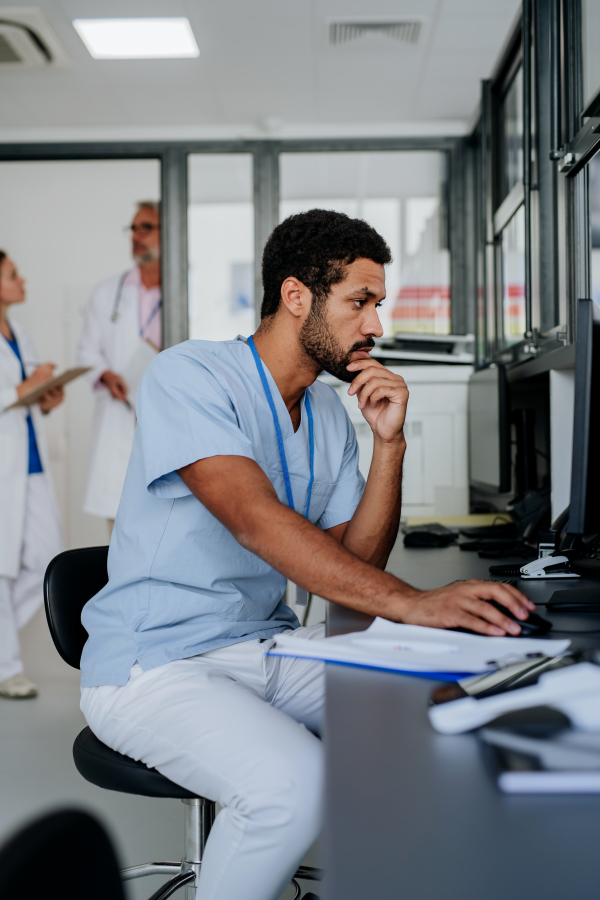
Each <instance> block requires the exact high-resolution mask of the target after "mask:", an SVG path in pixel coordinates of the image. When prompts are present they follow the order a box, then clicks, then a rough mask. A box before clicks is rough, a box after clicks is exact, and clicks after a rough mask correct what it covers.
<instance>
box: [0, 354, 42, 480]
mask: <svg viewBox="0 0 600 900" xmlns="http://www.w3.org/2000/svg"><path fill="white" fill-rule="evenodd" d="M4 340H5V341H6V343H7V344H8V346H9V347H10V348H11V350H12V351H13V353H14V354H15V356H16V357H17V359H18V360H19V362H20V363H21V374H22V376H23V381H25V379H26V377H27V376H26V374H25V366H24V365H23V360H22V358H21V350H20V349H19V345H18V343H17V341H16V340H13V341H9V339H8V338H4ZM27 435H28V438H29V469H28V473H29V475H37V474H38V473H39V472H43V471H44V467H43V466H42V460H41V458H40V451H39V449H38V445H37V439H36V436H35V428H34V427H33V420H32V418H31V413H30V412H28V413H27Z"/></svg>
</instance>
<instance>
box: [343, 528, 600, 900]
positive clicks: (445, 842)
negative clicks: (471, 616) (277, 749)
mask: <svg viewBox="0 0 600 900" xmlns="http://www.w3.org/2000/svg"><path fill="white" fill-rule="evenodd" d="M506 562H510V560H506ZM489 565H490V562H489V561H488V560H480V559H479V558H478V557H477V554H472V553H461V551H459V550H458V549H457V548H456V547H449V548H445V549H443V550H405V549H404V548H403V547H402V546H401V543H400V542H399V544H398V545H397V547H396V549H395V550H394V552H393V554H392V557H391V559H390V565H389V566H388V568H389V569H390V571H392V572H394V574H396V575H399V576H401V577H403V578H405V579H406V580H407V581H409V582H411V583H412V584H414V585H416V586H417V587H421V588H430V587H437V586H440V585H442V584H446V583H448V582H450V581H454V580H456V579H461V578H469V577H470V578H473V577H479V578H483V577H489V576H488V574H487V573H488V566H489ZM582 582H583V579H582ZM582 582H579V583H580V584H581V586H582V587H583V586H584V585H583V583H582ZM523 584H526V583H524V582H519V586H521V585H523ZM574 584H575V582H571V581H569V582H562V583H561V582H543V581H539V582H536V583H534V584H527V593H529V595H530V596H531V598H532V599H533V600H534V601H535V602H536V603H538V604H542V603H543V601H544V600H545V599H546V598H548V597H549V596H550V595H551V594H552V592H553V591H555V590H560V589H561V588H562V589H565V588H567V587H570V586H574ZM590 584H594V586H596V587H599V588H600V583H598V582H593V583H586V586H590ZM540 612H541V614H542V615H544V616H546V617H547V618H551V619H553V621H554V623H555V628H557V627H558V626H559V624H561V623H562V627H563V628H573V629H580V628H581V629H588V630H589V629H594V628H595V629H598V630H599V632H600V616H596V617H592V616H588V617H587V618H583V617H576V616H566V615H564V614H558V615H555V616H550V615H548V614H547V613H546V611H545V609H543V608H542V609H540ZM369 622H370V619H368V618H367V617H366V616H361V615H360V614H357V613H352V612H351V611H349V610H345V609H343V608H341V607H334V606H333V605H330V610H329V633H331V634H333V633H342V632H347V631H354V630H359V629H362V628H366V627H367V626H368V624H369ZM555 636H556V637H563V634H559V633H558V631H557V632H555ZM565 636H566V635H565ZM569 637H571V638H572V640H573V644H575V643H576V644H578V645H580V646H582V645H590V644H596V645H598V644H600V633H599V634H598V635H597V636H593V635H588V636H587V637H585V636H582V637H581V638H575V636H573V635H569ZM434 686H435V682H432V681H428V680H425V679H420V678H410V677H407V676H403V675H397V674H394V673H385V672H376V671H369V670H366V669H352V668H346V667H343V666H334V665H329V666H327V732H326V734H327V740H326V748H327V768H328V779H327V784H328V787H327V790H328V796H327V821H326V840H325V848H326V849H325V863H326V868H327V873H328V877H327V886H326V897H327V900H388V898H389V900H558V898H561V900H564V898H570V897H577V898H581V900H588V898H590V900H591V898H592V897H593V898H597V897H598V896H599V895H600V853H598V833H599V830H600V796H597V795H596V796H593V795H592V796H580V797H577V796H551V795H546V796H527V795H521V796H507V795H503V794H501V793H500V792H499V790H498V789H497V788H496V786H495V785H494V783H493V780H492V778H491V777H490V775H489V773H488V771H487V770H486V768H485V765H484V761H483V758H482V756H481V752H480V747H479V746H478V743H477V739H476V738H475V737H474V736H473V735H469V734H467V735H458V736H446V735H439V734H436V733H435V732H434V731H433V729H432V728H431V726H430V725H429V720H428V718H427V701H428V696H429V693H430V692H431V690H432V688H433V687H434Z"/></svg>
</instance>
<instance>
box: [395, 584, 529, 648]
mask: <svg viewBox="0 0 600 900" xmlns="http://www.w3.org/2000/svg"><path fill="white" fill-rule="evenodd" d="M486 600H496V602H497V603H499V604H500V605H501V606H504V607H506V608H507V609H508V610H510V611H511V612H512V613H513V614H514V615H515V616H516V617H517V618H518V619H521V621H523V620H524V619H526V618H527V616H528V615H529V613H530V612H532V611H533V610H535V604H534V603H532V602H531V600H529V599H528V598H527V597H526V596H525V594H522V593H521V591H518V590H517V589H516V588H514V587H512V586H511V585H509V584H502V583H500V582H497V581H475V580H473V581H458V582H454V584H448V585H446V586H445V587H441V588H436V590H434V591H420V592H417V591H415V594H414V595H412V596H411V597H409V598H408V599H407V600H406V601H404V603H403V609H402V612H401V616H400V619H399V621H401V622H403V623H404V624H405V625H425V626H429V627H430V628H469V629H470V630H471V631H476V632H478V633H479V634H487V635H490V636H491V637H503V636H504V635H508V636H516V635H518V634H519V633H520V631H521V628H520V626H519V625H518V624H517V623H516V622H513V621H512V620H511V619H509V618H508V616H505V615H503V614H502V613H501V612H499V611H498V610H497V609H496V608H495V607H493V606H492V605H491V604H489V603H485V602H484V601H486Z"/></svg>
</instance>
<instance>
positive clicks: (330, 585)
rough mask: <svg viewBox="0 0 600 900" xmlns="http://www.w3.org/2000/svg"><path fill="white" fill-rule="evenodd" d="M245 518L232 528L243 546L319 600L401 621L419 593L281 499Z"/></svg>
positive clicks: (252, 512) (255, 510)
mask: <svg viewBox="0 0 600 900" xmlns="http://www.w3.org/2000/svg"><path fill="white" fill-rule="evenodd" d="M236 518H238V517H236ZM245 519H246V517H245V516H240V517H239V521H238V523H237V528H236V527H231V528H230V530H231V531H232V533H233V535H234V537H235V538H236V539H237V540H238V541H239V542H240V544H242V546H243V547H245V548H246V549H247V550H250V551H251V552H252V553H255V554H256V555H257V556H260V557H261V559H264V560H265V562H268V563H269V564H270V565H271V566H273V568H274V569H277V571H278V572H281V573H282V574H283V575H285V576H286V577H287V578H289V579H290V580H291V581H293V582H294V583H295V584H299V585H300V586H301V587H303V588H305V589H306V590H308V591H311V592H312V593H314V594H317V595H318V596H319V597H324V598H326V599H327V600H333V601H334V602H335V603H339V604H340V605H341V606H349V607H351V608H352V609H356V610H359V611H360V612H364V613H367V614H369V615H374V616H385V617H386V618H389V619H393V620H395V621H400V620H401V618H402V613H403V611H404V607H405V602H406V601H409V600H410V599H413V598H414V597H416V596H417V595H418V594H419V593H420V591H418V590H417V589H416V588H413V587H411V586H410V585H408V584H406V583H405V582H403V581H401V580H400V579H398V578H395V577H394V576H393V575H390V574H389V573H387V572H382V571H381V570H380V569H378V568H375V567H374V566H372V565H370V564H369V563H368V562H365V561H364V560H363V559H359V558H358V557H357V556H355V555H354V554H353V553H352V552H351V551H349V550H348V549H346V547H345V546H342V545H340V544H339V542H338V541H336V540H335V539H334V538H332V537H331V536H330V535H328V534H326V533H325V532H324V531H321V530H320V529H319V528H317V527H316V526H315V525H313V524H312V523H310V522H307V521H306V519H304V518H303V517H302V516H300V515H299V514H298V513H296V512H293V511H292V510H290V509H289V507H287V506H284V505H283V504H282V503H280V502H279V501H278V500H276V499H274V500H272V501H270V502H266V501H265V502H263V503H261V504H260V505H258V506H255V507H254V509H252V510H248V520H247V521H246V520H245ZM228 527H229V526H228Z"/></svg>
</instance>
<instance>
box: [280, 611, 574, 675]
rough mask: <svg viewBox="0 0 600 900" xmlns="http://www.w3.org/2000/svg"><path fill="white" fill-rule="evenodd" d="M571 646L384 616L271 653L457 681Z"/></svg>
mask: <svg viewBox="0 0 600 900" xmlns="http://www.w3.org/2000/svg"><path fill="white" fill-rule="evenodd" d="M569 644H570V641H568V640H566V641H553V640H548V639H537V638H509V637H502V638H501V637H484V636H481V637H480V636H478V635H473V634H463V633H462V632H459V631H445V630H443V629H441V628H424V627H422V626H420V625H398V624H396V623H395V622H388V621H387V620H386V619H379V618H378V619H375V621H374V622H373V624H372V625H371V626H370V628H368V629H367V630H366V631H360V632H354V633H352V634H344V635H340V636H338V637H330V638H323V639H322V640H302V639H300V638H298V637H295V636H293V635H289V634H288V635H285V634H284V635H278V636H277V638H276V644H275V646H274V647H273V648H272V649H271V650H270V651H269V655H270V656H295V657H301V658H304V659H319V660H323V661H324V662H332V663H340V664H342V665H349V666H364V667H366V668H372V669H389V670H392V671H395V672H404V673H406V674H409V675H419V676H421V677H423V678H436V679H439V680H442V681H457V680H458V679H459V678H464V677H466V676H467V675H475V674H477V673H479V672H489V671H492V670H494V669H497V668H499V667H501V666H505V665H508V664H509V663H511V662H515V661H516V660H522V659H523V658H524V657H526V656H527V655H528V654H541V655H544V656H558V655H559V654H560V653H564V651H565V650H566V649H567V647H568V646H569Z"/></svg>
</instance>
